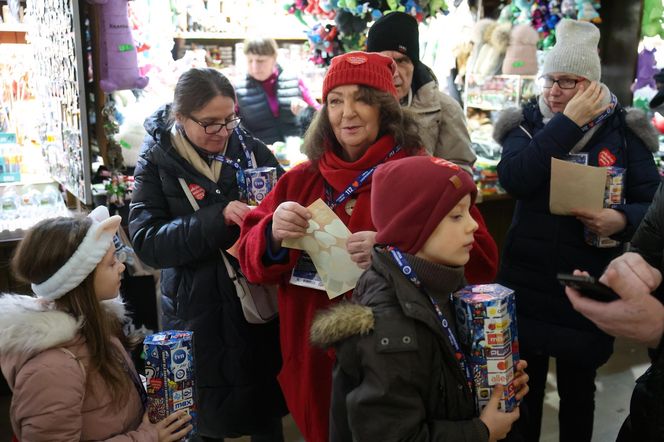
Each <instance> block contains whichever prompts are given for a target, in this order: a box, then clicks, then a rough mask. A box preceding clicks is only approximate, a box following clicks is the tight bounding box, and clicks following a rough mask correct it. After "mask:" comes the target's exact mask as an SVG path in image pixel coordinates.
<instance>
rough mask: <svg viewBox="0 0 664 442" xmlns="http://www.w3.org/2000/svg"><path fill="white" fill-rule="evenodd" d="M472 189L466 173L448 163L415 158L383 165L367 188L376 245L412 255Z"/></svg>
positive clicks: (471, 195)
mask: <svg viewBox="0 0 664 442" xmlns="http://www.w3.org/2000/svg"><path fill="white" fill-rule="evenodd" d="M469 194H470V198H471V201H472V202H474V201H475V197H476V196H477V186H476V185H475V182H474V181H473V179H472V177H471V176H470V174H469V173H468V172H465V171H464V170H463V169H461V168H460V167H459V166H457V165H456V164H454V163H451V162H449V161H447V160H443V159H440V158H435V157H428V156H415V157H408V158H403V159H401V160H396V161H389V162H387V163H384V164H382V165H381V166H379V167H378V168H377V169H376V172H374V176H373V178H372V184H371V218H372V219H373V223H374V226H376V231H377V234H376V242H377V243H380V244H390V245H393V246H396V247H398V248H399V249H400V250H401V251H403V252H406V253H410V254H413V255H414V254H416V253H417V252H419V251H420V250H421V249H422V247H423V246H424V243H425V242H426V241H427V239H429V237H430V236H431V234H432V233H433V231H434V230H435V229H436V227H438V224H440V222H441V221H442V220H443V218H445V216H446V215H447V214H448V213H449V212H450V211H451V210H452V209H453V208H454V206H456V205H457V204H458V203H459V201H461V199H462V198H463V197H465V196H466V195H469Z"/></svg>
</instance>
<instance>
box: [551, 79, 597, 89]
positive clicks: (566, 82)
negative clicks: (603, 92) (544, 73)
mask: <svg viewBox="0 0 664 442" xmlns="http://www.w3.org/2000/svg"><path fill="white" fill-rule="evenodd" d="M542 80H543V81H544V84H543V85H542V86H543V87H544V88H546V89H551V88H552V87H553V84H554V83H558V87H559V88H560V89H574V88H575V87H576V85H577V84H578V83H581V82H582V81H586V79H585V78H579V79H578V80H577V79H574V78H559V79H558V80H554V79H553V78H551V77H542Z"/></svg>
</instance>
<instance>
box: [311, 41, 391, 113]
mask: <svg viewBox="0 0 664 442" xmlns="http://www.w3.org/2000/svg"><path fill="white" fill-rule="evenodd" d="M395 70H396V66H395V64H394V61H392V59H391V58H390V57H386V56H384V55H380V54H370V53H368V52H360V51H357V52H349V53H347V54H342V55H337V56H336V57H334V58H333V59H332V63H331V64H330V68H329V69H328V70H327V73H326V74H325V79H324V80H323V102H324V101H325V100H326V98H327V94H328V93H329V92H330V91H331V90H332V89H334V88H335V87H337V86H343V85H346V84H358V85H359V84H361V85H364V86H369V87H372V88H374V89H378V90H379V91H383V92H387V93H390V94H392V95H394V96H395V97H396V96H397V90H396V88H395V87H394V81H393V79H392V76H393V75H394V72H395Z"/></svg>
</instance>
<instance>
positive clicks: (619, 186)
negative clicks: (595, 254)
mask: <svg viewBox="0 0 664 442" xmlns="http://www.w3.org/2000/svg"><path fill="white" fill-rule="evenodd" d="M624 202H625V169H624V168H622V167H607V168H606V187H605V189H604V207H607V208H613V207H615V206H617V205H619V204H624ZM583 238H584V240H585V241H586V244H589V245H591V246H594V247H599V248H609V247H618V246H619V245H620V241H616V240H615V239H611V238H609V237H606V236H599V235H597V234H596V233H593V232H591V231H590V230H588V229H587V228H586V227H584V228H583Z"/></svg>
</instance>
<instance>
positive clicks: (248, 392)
mask: <svg viewBox="0 0 664 442" xmlns="http://www.w3.org/2000/svg"><path fill="white" fill-rule="evenodd" d="M167 115H168V107H164V108H161V109H159V110H158V111H157V112H156V113H155V114H154V115H152V116H151V117H149V118H148V119H146V121H145V129H146V130H147V132H148V136H147V137H146V140H145V142H144V145H143V147H142V149H141V154H140V157H139V160H138V163H137V165H136V171H135V179H136V186H135V190H134V193H133V198H132V203H131V206H130V213H129V233H130V236H131V241H132V244H133V246H134V249H135V250H136V253H137V254H138V256H139V257H140V258H141V259H142V260H143V261H145V262H146V263H147V264H149V265H151V266H153V267H155V268H160V269H162V272H161V293H162V309H163V314H164V323H163V327H164V328H166V329H169V328H174V329H184V330H192V331H194V345H195V357H196V382H197V389H198V399H199V405H198V408H199V410H200V420H199V429H200V432H201V434H202V435H204V436H208V437H214V438H222V437H224V436H226V437H237V436H238V435H241V434H251V433H253V432H256V431H258V430H261V426H264V425H265V424H266V420H267V419H273V418H278V417H280V416H283V415H284V414H285V413H286V409H285V405H284V400H283V397H282V395H281V391H280V389H279V386H278V384H277V381H276V375H277V373H278V372H279V369H280V367H281V356H280V350H279V324H278V321H276V320H275V321H272V322H270V323H268V324H265V325H250V324H249V323H247V322H246V321H245V319H244V316H243V315H242V309H241V306H240V302H239V300H238V297H237V295H236V293H235V288H234V286H233V283H232V281H231V280H230V278H229V276H228V273H227V272H226V268H225V266H224V262H223V260H222V259H221V255H220V249H221V250H226V249H228V248H230V247H231V246H232V245H233V244H234V243H235V241H236V240H237V239H238V237H239V235H240V228H239V227H238V226H235V225H233V226H227V225H226V224H225V222H224V216H223V210H224V208H225V207H226V205H227V204H228V203H229V202H230V201H233V200H236V199H238V186H237V181H236V178H235V169H233V168H231V167H229V166H224V167H222V170H221V176H220V178H219V182H218V183H215V182H212V181H210V180H209V179H208V178H206V177H204V176H202V175H201V174H200V173H199V172H197V171H196V169H194V167H193V166H192V165H191V164H189V163H188V162H187V161H185V160H184V159H183V158H182V157H181V156H180V155H179V154H178V153H177V152H176V150H175V148H174V147H173V145H172V144H171V139H170V133H169V131H170V127H169V126H168V124H167V122H166V116H167ZM245 140H246V143H247V146H248V148H249V149H251V150H253V151H254V154H255V156H256V161H257V163H258V165H260V166H275V167H277V169H278V170H279V172H280V173H282V172H283V170H282V169H281V168H280V167H279V165H278V163H277V160H276V159H275V158H274V156H273V155H272V154H271V153H270V151H269V150H268V149H267V148H266V147H265V145H264V144H263V143H261V142H260V141H258V140H256V139H254V138H253V137H251V136H250V135H249V134H245ZM226 153H227V156H229V157H230V158H233V159H236V160H237V161H239V162H240V163H241V164H242V165H243V166H244V167H246V158H245V155H244V154H243V152H242V147H241V144H240V142H239V140H238V138H237V135H235V134H233V135H232V136H231V138H230V140H229V142H228V147H227V151H226ZM178 178H184V180H185V181H186V183H187V184H189V185H198V186H200V187H201V188H203V190H204V191H205V192H204V195H203V196H202V199H200V200H198V201H197V202H198V204H199V205H200V210H199V211H197V212H194V210H193V208H192V207H191V206H190V204H189V201H188V200H187V197H186V196H185V193H184V192H183V190H182V188H181V187H180V183H179V182H178ZM197 195H198V194H197ZM230 259H233V258H230ZM235 262H236V261H235Z"/></svg>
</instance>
